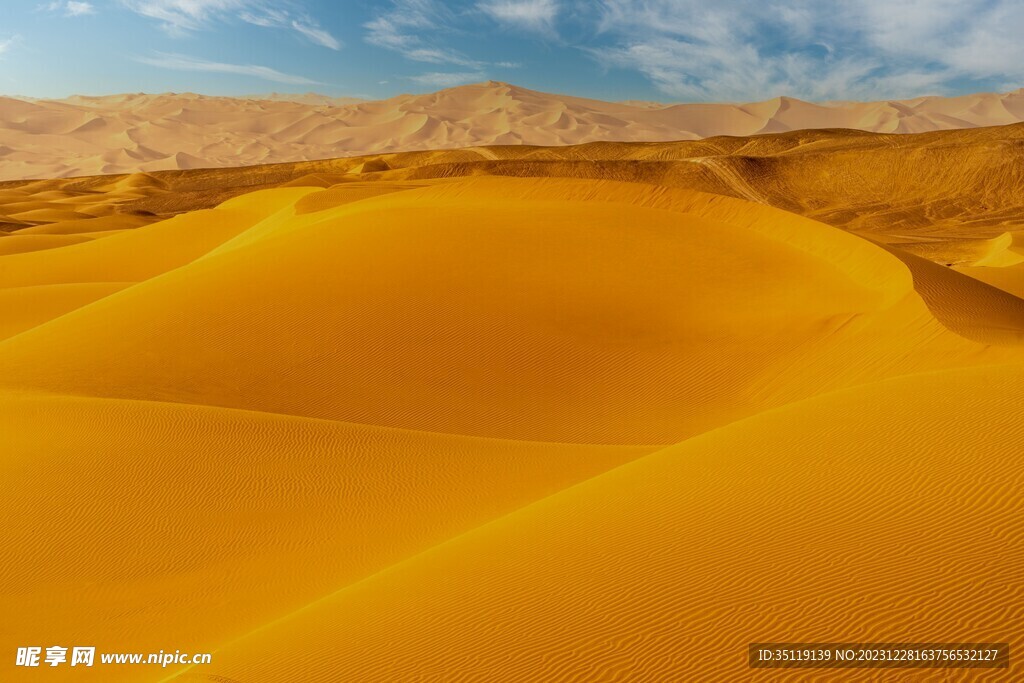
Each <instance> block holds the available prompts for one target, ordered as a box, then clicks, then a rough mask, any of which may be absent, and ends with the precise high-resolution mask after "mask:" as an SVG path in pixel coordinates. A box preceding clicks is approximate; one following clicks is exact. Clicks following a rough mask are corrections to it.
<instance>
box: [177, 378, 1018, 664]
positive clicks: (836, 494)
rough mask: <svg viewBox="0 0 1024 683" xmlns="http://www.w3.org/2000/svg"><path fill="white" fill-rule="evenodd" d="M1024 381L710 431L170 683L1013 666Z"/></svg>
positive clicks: (872, 396) (758, 419) (380, 579)
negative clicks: (884, 645)
mask: <svg viewBox="0 0 1024 683" xmlns="http://www.w3.org/2000/svg"><path fill="white" fill-rule="evenodd" d="M1022 381H1024V370H1022V368H1021V366H1015V367H1003V368H987V369H975V370H969V371H953V372H945V373H936V374H928V375H921V376H915V377H907V378H901V379H897V380H891V381H887V382H882V383H879V384H874V385H870V386H865V387H860V388H856V389H851V390H848V391H844V392H840V393H836V394H831V395H827V396H823V397H819V398H815V399H812V400H810V401H808V402H805V403H799V404H793V405H790V406H787V407H786V408H783V409H780V410H778V411H770V412H767V413H763V414H760V415H757V416H755V417H752V418H749V419H747V420H744V421H741V422H738V423H736V424H733V425H730V426H728V427H725V428H723V429H720V430H714V431H711V432H708V433H707V434H703V435H701V436H699V437H696V438H694V439H692V440H690V441H687V442H685V443H682V444H680V445H678V446H676V447H673V448H669V449H666V450H664V451H660V452H658V453H655V454H652V455H649V456H647V457H644V458H641V459H640V460H638V461H636V462H634V463H632V464H628V465H624V466H622V467H620V468H618V469H615V470H612V471H610V472H608V473H607V474H604V475H602V476H599V477H596V478H594V479H591V480H589V481H586V482H583V483H581V484H579V485H578V486H575V487H572V488H570V489H567V490H565V491H563V492H561V493H559V494H556V495H554V496H551V497H549V498H546V499H544V500H542V501H540V502H538V503H536V504H534V505H531V506H529V507H526V508H524V509H522V510H520V511H518V512H516V513H514V514H512V515H509V516H506V517H503V518H501V519H498V520H496V521H494V522H492V523H491V524H488V525H486V526H483V527H480V528H478V529H476V530H474V531H472V532H470V533H468V534H465V535H462V536H459V537H456V538H454V539H452V540H451V541H449V542H447V543H444V544H442V545H439V546H437V547H435V548H433V549H431V550H430V551H428V552H425V553H421V554H419V555H417V556H414V557H411V558H409V559H408V560H406V561H405V562H402V563H400V564H397V565H395V566H393V567H391V568H389V569H387V570H386V571H383V572H380V573H378V574H376V575H374V576H371V577H369V578H367V579H366V580H364V581H361V582H358V583H355V584H350V585H347V586H339V587H338V590H337V591H335V592H334V593H331V594H328V595H325V596H324V597H323V598H322V599H321V600H319V601H317V602H315V603H313V604H311V605H309V606H308V607H306V608H304V609H302V610H299V611H296V612H295V613H293V614H291V615H288V616H286V617H285V618H283V619H281V620H279V621H277V622H275V623H273V624H270V625H269V626H268V627H267V628H265V629H261V630H258V631H254V632H252V633H250V634H248V635H246V636H243V637H242V638H240V639H239V640H238V641H236V642H234V643H232V644H230V645H228V646H227V647H226V648H224V649H222V650H221V651H219V652H218V657H217V661H216V663H215V665H214V666H212V667H207V668H205V669H201V668H196V669H193V672H192V673H194V674H195V675H194V676H188V675H186V676H181V677H178V678H176V679H174V680H182V681H184V680H195V681H217V680H232V681H247V682H249V683H260V682H261V681H268V682H269V681H274V682H275V683H277V682H281V681H334V680H352V681H381V682H385V681H387V682H389V683H390V682H391V681H441V680H443V681H481V682H484V681H487V682H490V681H507V682H510V683H511V682H513V681H691V680H692V681H697V680H699V681H741V680H758V681H759V680H773V681H774V680H795V681H796V680H799V681H803V680H809V679H810V680H915V681H924V680H939V678H940V677H939V676H937V672H936V671H934V670H931V671H929V670H923V671H902V672H901V671H898V670H890V671H885V672H884V676H880V673H882V672H879V671H877V670H874V671H872V670H870V669H861V670H847V671H842V672H839V671H834V670H833V671H818V672H810V671H806V670H805V671H799V670H797V671H788V672H787V671H774V672H766V671H762V670H751V669H748V668H747V662H746V646H747V643H748V642H751V641H756V640H763V641H776V642H779V641H781V642H791V641H801V640H806V641H817V642H833V641H837V640H850V639H853V640H863V641H875V642H907V641H917V642H941V641H945V640H948V639H954V640H962V641H975V642H984V641H998V640H1006V639H1009V640H1012V641H1013V645H1012V648H1015V647H1018V646H1019V643H1020V630H1019V624H1020V620H1021V618H1022V617H1024V611H1022V603H1021V599H1020V589H1021V578H1020V566H1021V563H1022V562H1024V545H1022V541H1021V539H1022V534H1021V532H1022V529H1021V525H1022V517H1021V515H1020V488H1021V486H1022V484H1024V481H1022V475H1021V469H1020V467H1019V466H1018V464H1017V463H1016V461H1015V459H1014V458H1012V457H1009V454H1010V453H1015V452H1018V449H1019V448H1018V447H1019V444H1020V443H1021V441H1022V439H1024V426H1022V423H1021V421H1020V420H1019V419H1018V417H1019V416H1018V407H1019V395H1020V384H1021V382H1022ZM1011 651H1013V650H1012V649H1011ZM309 652H316V653H318V656H317V657H315V658H312V657H308V656H307V653H309ZM1019 669H1020V665H1019V664H1015V665H1014V670H1013V672H1008V671H1005V670H1003V671H994V672H987V673H990V674H991V673H994V674H996V675H995V676H985V675H984V674H985V673H986V672H977V671H973V672H972V671H962V670H961V671H959V672H956V671H952V672H942V675H941V679H942V680H972V681H973V680H1013V679H1014V678H1013V676H1016V675H1019ZM787 674H788V675H787ZM221 677H223V678H221Z"/></svg>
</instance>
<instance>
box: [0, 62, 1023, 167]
mask: <svg viewBox="0 0 1024 683" xmlns="http://www.w3.org/2000/svg"><path fill="white" fill-rule="evenodd" d="M1022 119H1024V94H1022V93H1021V91H1017V92H1013V93H1008V94H994V93H980V94H977V95H970V96H963V97H954V98H941V97H926V98H917V99H914V100H908V101H885V102H833V103H825V104H813V103H810V102H803V101H801V100H796V99H793V98H790V97H779V98H775V99H772V100H768V101H765V102H756V103H749V104H677V105H665V104H652V103H636V104H631V103H615V102H602V101H599V100H589V99H583V98H578V97H570V96H566V95H555V94H549V93H541V92H536V91H533V90H528V89H526V88H520V87H517V86H513V85H509V84H507V83H498V82H493V81H492V82H487V83H480V84H476V85H467V86H460V87H457V88H451V89H447V90H442V91H440V92H437V93H432V94H428V95H401V96H398V97H395V98H392V99H389V100H383V101H379V102H363V101H359V100H353V99H341V98H328V97H324V96H318V95H314V94H307V95H304V96H281V95H267V96H252V97H249V98H227V97H206V96H201V95H194V94H182V95H178V94H164V95H145V94H136V95H112V96H106V97H81V96H76V97H71V98H67V99H65V100H31V101H28V100H19V99H12V98H0V152H2V156H3V165H2V166H0V180H13V179H20V178H52V177H57V176H60V177H67V176H76V175H79V176H80V175H90V174H97V173H132V172H140V171H158V170H167V169H194V168H206V167H237V166H246V165H251V164H259V163H274V162H284V161H304V160H309V159H326V158H331V157H339V156H354V155H360V154H370V153H381V152H395V151H408V150H429V149H442V148H456V147H469V146H475V145H521V144H526V145H573V144H580V143H585V142H594V141H649V142H659V141H668V140H693V139H698V138H705V137H712V136H717V135H738V136H745V135H754V134H758V133H780V132H784V131H792V130H801V129H809V128H852V129H859V130H866V131H873V132H879V133H922V132H925V131H932V130H949V129H955V128H974V127H978V126H997V125H1005V124H1010V123H1017V122H1020V121H1021V120H1022Z"/></svg>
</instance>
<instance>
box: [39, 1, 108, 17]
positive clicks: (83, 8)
mask: <svg viewBox="0 0 1024 683" xmlns="http://www.w3.org/2000/svg"><path fill="white" fill-rule="evenodd" d="M37 9H38V10H45V11H47V12H62V13H63V14H64V16H66V17H80V16H83V15H86V14H96V8H95V7H94V6H93V4H92V3H91V2H81V1H80V0H54V2H50V3H48V4H45V5H40V6H39V7H38V8H37Z"/></svg>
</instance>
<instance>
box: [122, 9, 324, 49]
mask: <svg viewBox="0 0 1024 683" xmlns="http://www.w3.org/2000/svg"><path fill="white" fill-rule="evenodd" d="M121 4H123V5H124V6H125V7H127V8H128V9H130V10H132V11H133V12H136V13H137V14H141V15H142V16H144V17H149V18H150V19H155V20H157V21H159V22H161V26H162V27H163V29H164V30H165V31H166V32H167V33H169V34H170V35H172V36H180V35H183V34H186V33H189V32H192V31H198V30H201V29H204V28H208V27H210V26H211V25H212V24H214V23H217V22H226V21H230V20H232V19H234V18H238V19H241V20H242V21H244V22H246V23H249V24H253V25H255V26H262V27H265V28H279V29H287V30H293V31H296V32H298V33H299V34H300V35H302V36H304V37H305V38H306V39H308V40H309V41H311V42H313V43H315V44H317V45H321V46H323V47H326V48H329V49H331V50H340V49H341V41H339V40H338V39H337V38H335V37H334V36H333V35H331V33H330V32H329V31H327V30H325V29H323V28H321V27H320V25H319V24H318V23H317V22H316V21H314V20H313V19H311V18H310V17H308V16H306V15H305V14H301V15H299V14H293V13H292V12H290V11H289V10H287V9H282V8H281V7H280V5H281V3H280V2H278V3H272V2H269V0H121Z"/></svg>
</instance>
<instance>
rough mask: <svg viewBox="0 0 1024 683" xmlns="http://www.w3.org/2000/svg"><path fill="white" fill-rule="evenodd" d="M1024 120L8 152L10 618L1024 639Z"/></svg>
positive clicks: (514, 640) (5, 363) (353, 644)
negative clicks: (300, 147) (86, 162)
mask: <svg viewBox="0 0 1024 683" xmlns="http://www.w3.org/2000/svg"><path fill="white" fill-rule="evenodd" d="M1021 139H1024V128H1022V127H1020V126H1008V127H1003V128H990V129H978V130H971V131H951V132H937V133H929V134H925V135H911V136H887V135H877V134H869V133H854V132H799V133H787V134H783V135H777V136H763V137H757V138H750V139H742V138H721V139H715V140H705V141H696V142H684V143H664V144H635V145H634V144H626V143H615V144H611V143H608V144H596V145H584V146H581V147H564V148H554V149H552V148H530V147H491V148H478V149H468V150H457V151H433V152H423V153H404V154H398V155H387V156H381V155H374V156H370V157H363V158H352V159H338V160H332V161H321V162H308V163H303V164H284V165H278V166H262V167H252V168H245V169H234V170H219V171H217V170H200V171H189V172H181V171H174V172H163V173H152V174H134V175H126V176H103V177H93V178H80V179H68V180H60V179H58V180H46V181H36V182H21V183H6V184H3V185H0V216H3V218H0V222H2V223H3V230H4V231H5V232H6V233H7V234H5V235H2V236H0V304H2V305H0V313H2V315H0V422H2V425H0V434H3V437H2V439H3V440H2V441H0V444H2V447H3V451H4V452H3V459H2V460H0V462H2V463H3V466H4V468H5V477H6V481H8V482H11V483H12V485H11V486H9V487H8V490H7V492H6V495H5V497H4V499H3V500H2V501H0V509H2V511H3V517H4V519H5V520H7V521H6V522H5V524H4V526H3V529H4V531H3V540H2V543H0V586H4V587H5V590H3V591H2V592H0V609H2V613H3V614H5V615H7V614H9V615H16V618H13V619H5V620H4V621H3V623H2V625H0V650H3V651H7V652H13V651H14V650H15V649H16V648H17V647H19V646H24V645H31V644H39V645H44V646H47V645H52V644H61V643H63V644H91V645H95V646H97V648H98V649H99V650H100V651H123V652H131V651H138V652H150V651H153V652H155V651H158V650H161V649H168V648H171V649H174V648H178V649H181V650H183V651H192V652H206V651H212V652H213V653H214V654H213V663H212V664H211V665H208V666H197V667H194V668H192V669H184V670H183V669H182V668H180V667H179V668H174V667H171V668H168V669H166V670H161V669H159V667H155V668H148V667H134V668H133V667H127V666H126V667H113V666H107V667H96V668H94V669H90V670H86V671H84V672H83V671H81V670H80V669H74V670H71V669H70V668H63V669H60V668H58V669H54V670H53V671H46V672H45V673H46V675H47V676H48V677H50V678H53V679H54V680H64V679H65V678H66V679H69V680H70V679H71V678H74V679H76V680H85V681H114V682H117V681H161V680H174V681H221V682H225V681H236V682H240V683H241V682H244V683H279V682H284V681H295V682H296V683H298V682H300V681H302V682H304V681H323V682H325V683H326V682H333V681H344V682H348V681H358V682H363V681H381V682H385V681H387V682H392V681H480V682H481V683H483V682H487V683H495V682H498V681H502V682H504V681H546V682H547V681H622V680H629V681H634V680H637V681H639V680H643V681H689V680H695V681H697V680H699V681H739V680H803V679H804V678H806V676H805V675H797V674H800V672H798V671H797V672H793V671H789V672H786V671H780V672H774V673H775V674H776V675H770V674H766V672H761V671H752V670H750V669H748V668H747V663H746V645H747V643H748V642H753V641H773V640H774V641H819V642H823V641H854V640H856V641H903V642H906V641H932V642H934V641H953V640H955V641H975V642H980V641H1007V640H1008V641H1010V642H1011V644H1012V647H1013V648H1019V647H1020V646H1021V644H1022V642H1021V640H1020V638H1019V627H1018V625H1019V624H1020V623H1021V618H1022V617H1024V612H1022V610H1024V601H1022V599H1021V594H1022V589H1024V586H1022V579H1021V572H1020V567H1021V566H1022V563H1024V552H1022V545H1021V543H1022V542H1021V539H1022V534H1021V532H1022V531H1024V530H1022V528H1021V520H1022V517H1021V515H1020V491H1021V490H1022V483H1024V482H1022V481H1021V469H1020V467H1019V464H1018V463H1017V457H1016V456H1017V455H1019V453H1020V444H1021V443H1024V423H1022V421H1021V420H1020V415H1019V409H1020V396H1021V389H1020V387H1021V383H1022V381H1024V301H1022V300H1021V299H1020V298H1019V296H1020V295H1022V294H1024V291H1022V290H1024V286H1022V281H1024V280H1022V278H1024V275H1022V273H1024V270H1021V266H1022V264H1024V249H1022V247H1021V244H1022V243H1021V239H1020V237H1019V235H1020V233H1021V228H1019V227H1017V226H1018V225H1019V222H1020V220H1021V218H1020V217H1021V216H1024V207H1021V203H1022V202H1024V198H1022V196H1021V195H1020V192H1019V187H1020V174H1021V171H1020V168H1021V166H1020V161H1021V159H1020V155H1021V154H1022V152H1021V149H1022V147H1021V144H1020V140H1021ZM626 181H630V182H626ZM85 641H88V643H86V642H85ZM12 656H13V655H12ZM2 666H3V672H2V675H0V678H2V679H3V680H5V681H6V680H23V679H24V680H28V678H30V677H32V676H33V675H38V674H40V673H41V672H38V671H33V670H30V671H28V673H26V672H25V671H23V670H16V669H14V667H10V666H9V664H8V663H5V664H3V665H2ZM877 673H878V672H877V671H871V670H850V671H846V672H842V675H841V676H839V675H835V676H832V677H830V680H832V679H837V680H876V679H877V678H878V676H877ZM954 673H955V672H954ZM968 673H969V672H968ZM968 673H964V674H963V675H961V676H960V677H959V678H957V677H956V676H953V677H951V678H950V679H949V680H974V679H973V678H971V677H970V676H969V675H968ZM994 673H996V674H997V675H996V676H989V677H987V678H986V679H985V680H1013V678H1014V677H1015V676H1016V677H1019V675H1020V667H1019V665H1016V664H1015V665H1014V668H1013V669H1012V670H1010V671H1003V672H994ZM930 674H934V672H928V671H924V672H916V673H915V672H913V671H904V672H896V673H894V674H893V675H892V676H888V677H887V680H888V679H889V678H892V679H898V680H904V679H905V680H934V679H930V678H929V675H930Z"/></svg>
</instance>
